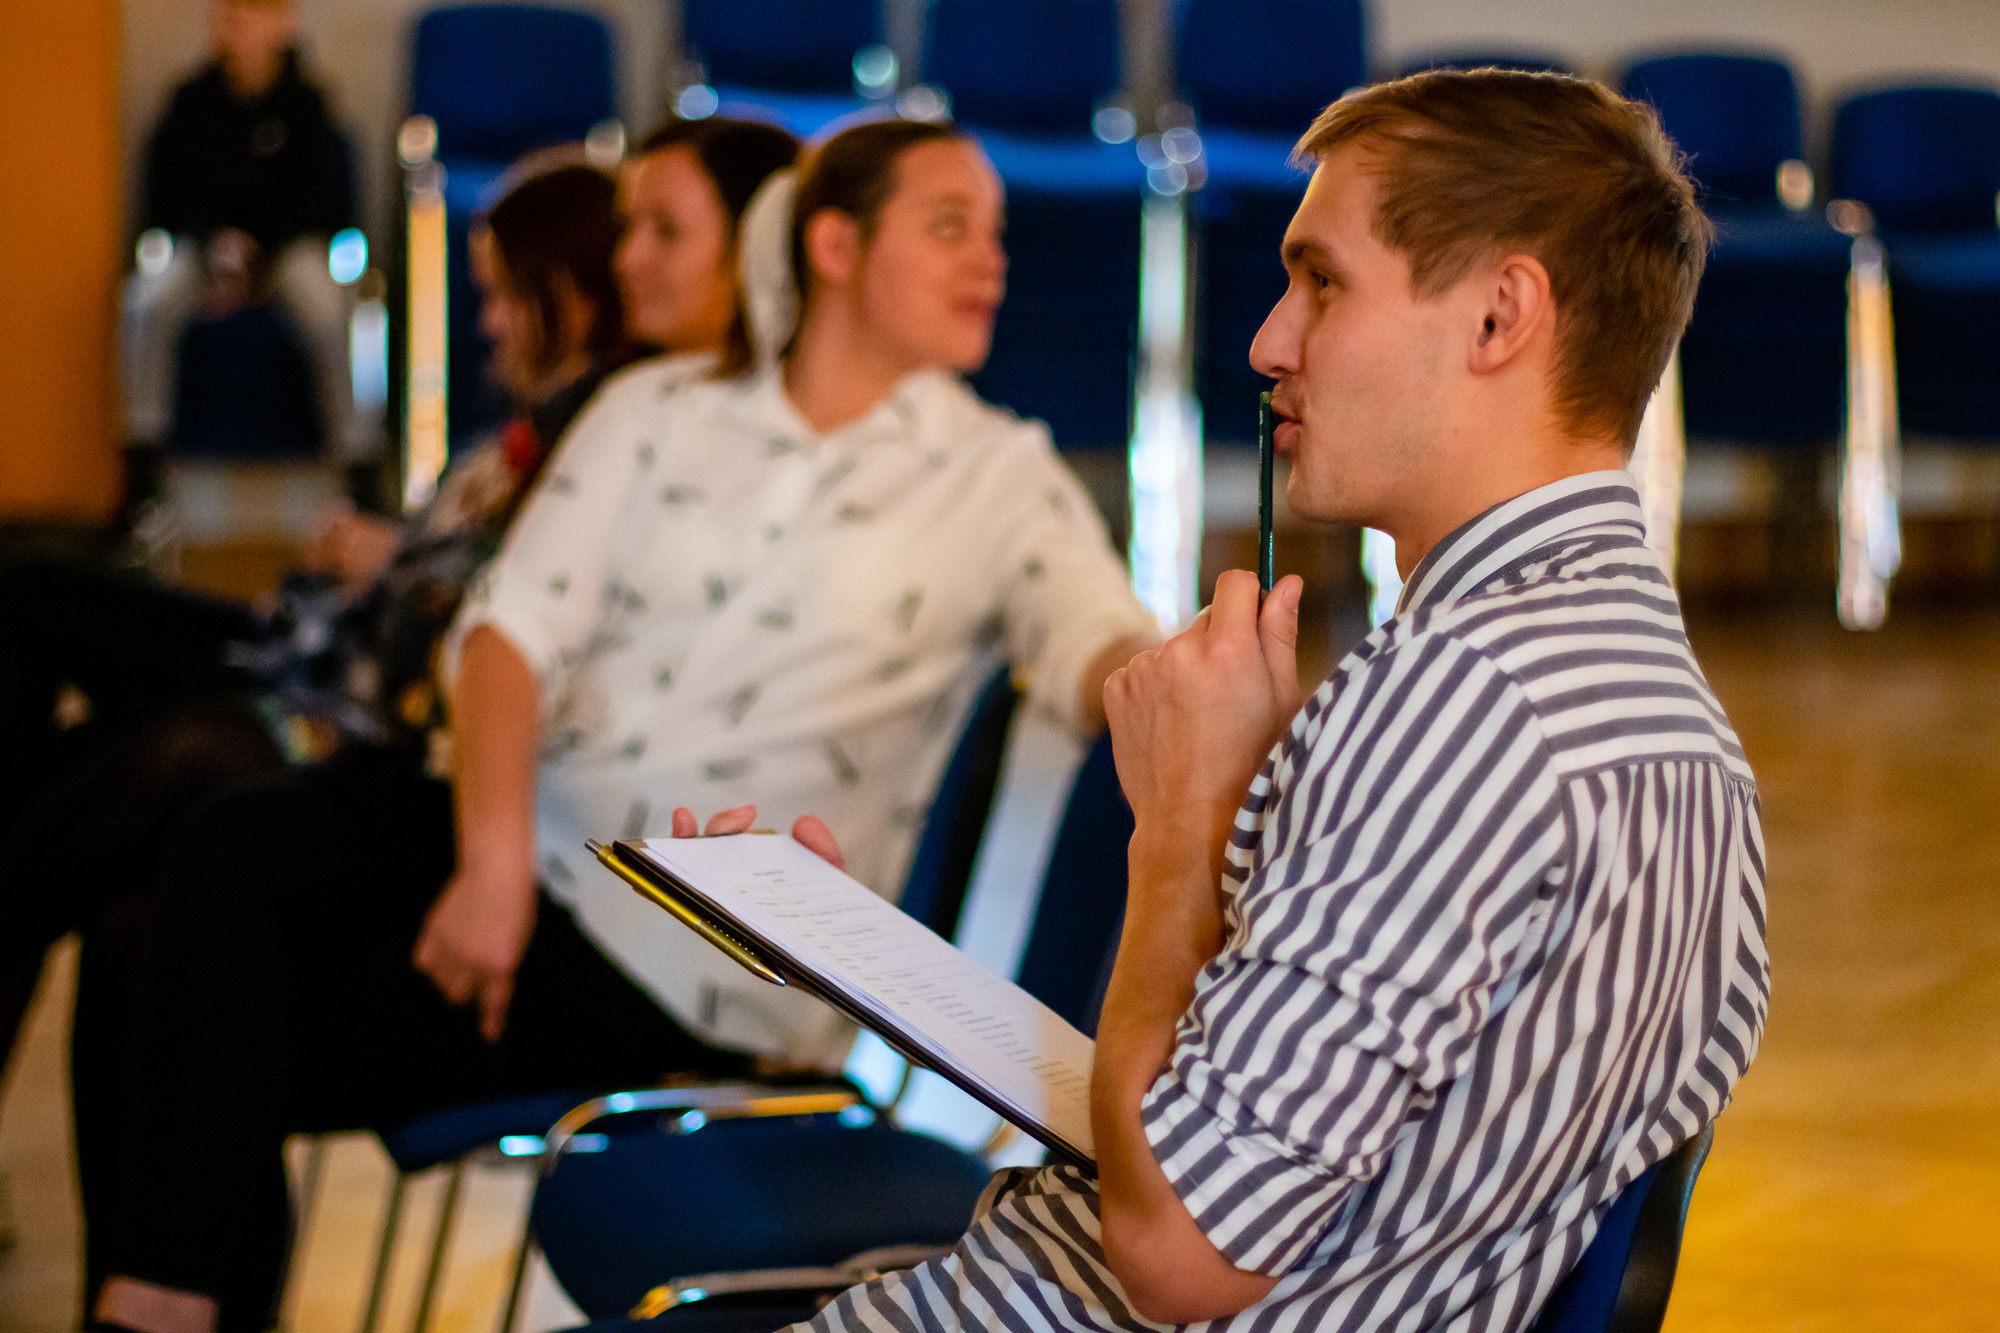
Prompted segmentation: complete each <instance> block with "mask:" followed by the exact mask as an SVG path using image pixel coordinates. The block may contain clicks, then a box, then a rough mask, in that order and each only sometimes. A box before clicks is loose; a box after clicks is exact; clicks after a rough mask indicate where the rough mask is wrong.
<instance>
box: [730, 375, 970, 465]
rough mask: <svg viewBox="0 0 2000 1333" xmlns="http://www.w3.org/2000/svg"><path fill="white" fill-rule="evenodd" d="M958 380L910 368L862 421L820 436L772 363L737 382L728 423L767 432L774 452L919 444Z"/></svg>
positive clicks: (928, 432) (954, 377)
mask: <svg viewBox="0 0 2000 1333" xmlns="http://www.w3.org/2000/svg"><path fill="white" fill-rule="evenodd" d="M957 384H958V379H957V377H956V376H954V375H951V374H949V373H948V372H945V371H941V370H918V371H912V372H911V373H910V374H908V375H905V376H904V377H903V378H902V379H901V380H899V381H898V382H897V384H896V387H895V388H893V389H891V390H890V391H889V393H888V395H887V396H886V397H885V398H883V399H882V401H881V402H879V403H877V404H875V406H874V407H872V408H870V409H869V410H868V411H867V412H866V413H865V414H864V415H863V416H862V417H861V419H860V420H858V421H853V422H850V423H848V424H847V425H845V426H842V427H841V428H840V429H839V430H836V431H831V432H829V433H827V434H825V435H820V434H817V433H815V432H814V430H813V428H812V427H811V426H810V425H809V424H807V422H806V420H805V418H804V417H802V416H800V415H799V410H798V409H797V408H796V407H794V406H793V405H792V400H791V397H790V395H788V394H787V393H786V392H785V380H784V373H783V371H782V369H781V368H780V366H778V365H776V364H771V365H766V366H762V367H759V368H758V369H756V370H753V371H751V372H750V373H749V374H747V375H746V376H744V378H743V379H742V380H740V381H739V382H738V384H737V397H736V402H735V404H734V410H733V411H732V412H731V413H730V418H731V421H730V424H732V425H734V426H738V427H741V428H743V429H745V430H747V431H750V432H752V433H755V434H759V435H762V436H764V437H765V438H766V440H767V441H768V442H769V445H770V448H771V450H772V452H773V454H774V455H775V454H780V453H786V452H790V451H793V450H800V451H804V452H808V453H810V452H814V451H817V450H818V449H820V448H821V447H823V446H826V445H829V444H831V445H836V446H848V445H861V444H874V443H877V442H882V441H895V440H900V441H904V442H906V443H910V444H916V443H918V442H920V441H921V440H923V439H924V438H925V437H926V436H927V435H929V434H932V433H934V432H931V431H927V430H926V429H925V427H926V426H927V425H931V424H934V423H935V421H936V418H937V413H938V412H939V411H940V410H941V405H942V396H943V395H948V394H949V393H950V392H951V390H952V389H953V388H954V386H956V385H957Z"/></svg>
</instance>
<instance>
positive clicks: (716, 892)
mask: <svg viewBox="0 0 2000 1333" xmlns="http://www.w3.org/2000/svg"><path fill="white" fill-rule="evenodd" d="M637 845H638V846H639V847H640V848H641V849H642V850H643V851H644V852H645V854H646V855H647V856H649V857H651V858H652V859H653V860H654V861H655V862H657V863H658V864H659V865H660V867H661V868H662V869H664V870H666V871H667V872H668V873H669V874H671V875H672V876H673V877H674V878H675V879H677V880H680V881H681V882H682V883H684V884H686V885H688V886H689V887H690V888H692V889H694V890H695V891H697V892H698V893H700V894H701V895H702V896H704V897H706V898H707V899H708V900H709V901H710V902H711V903H713V904H714V905H715V906H716V907H718V908H720V909H722V910H723V911H724V912H725V913H727V914H728V915H729V916H731V917H733V918H735V919H736V920H737V921H740V922H741V923H742V924H743V926H744V928H745V929H746V930H747V931H749V932H750V933H751V934H754V935H756V936H758V937H760V938H762V939H764V940H767V941H769V942H770V943H771V944H772V945H773V946H775V947H776V948H777V949H779V950H780V951H782V952H784V953H785V954H788V955H789V956H790V957H792V958H793V959H795V960H797V961H798V962H799V963H801V964H802V965H804V966H805V967H806V968H807V969H808V970H809V971H811V972H812V973H814V974H816V976H817V977H819V978H820V979H821V980H822V981H823V982H825V983H826V984H827V985H828V986H829V988H832V989H837V990H838V991H839V992H840V994H841V996H842V998H843V999H845V1000H847V1001H848V1002H849V1003H851V1004H853V1005H854V1006H855V1007H856V1008H857V1009H859V1010H861V1011H862V1012H864V1013H867V1014H870V1015H872V1016H874V1017H875V1018H876V1019H877V1023H876V1024H871V1026H879V1027H882V1028H886V1029H887V1030H889V1031H891V1032H894V1033H897V1034H899V1035H901V1036H902V1037H903V1038H904V1039H905V1040H907V1041H909V1042H911V1043H912V1044H913V1045H915V1046H917V1047H918V1048H919V1049H920V1050H922V1051H924V1052H925V1054H926V1055H927V1056H928V1057H929V1058H930V1061H931V1063H933V1064H935V1065H937V1066H939V1067H941V1068H947V1069H954V1070H957V1071H958V1072H959V1073H960V1074H961V1075H963V1076H964V1077H966V1078H967V1079H969V1080H970V1081H971V1082H973V1083H975V1084H977V1085H978V1086H979V1087H981V1088H983V1089H985V1090H986V1091H987V1092H988V1093H989V1094H990V1095H991V1096H992V1097H993V1098H994V1099H995V1100H996V1101H998V1102H999V1103H1001V1104H1002V1105H1004V1106H1007V1107H1010V1108H1012V1109H1013V1110H1014V1111H1015V1112H1016V1114H1015V1115H1014V1116H1012V1117H1010V1118H1012V1119H1014V1120H1016V1122H1017V1123H1019V1124H1021V1125H1022V1127H1023V1128H1026V1129H1030V1130H1031V1131H1032V1130H1033V1129H1034V1128H1035V1127H1036V1126H1043V1127H1046V1128H1047V1129H1048V1130H1049V1131H1051V1132H1052V1133H1054V1134H1055V1135H1056V1136H1058V1137H1059V1138H1060V1139H1061V1140H1062V1141H1063V1142H1064V1143H1067V1144H1069V1145H1070V1146H1072V1147H1074V1148H1076V1149H1078V1150H1080V1151H1081V1152H1083V1153H1084V1154H1086V1155H1092V1154H1093V1149H1092V1145H1091V1137H1090V1065H1091V1060H1092V1057H1093V1055H1094V1053H1095V1050H1096V1046H1095V1044H1094V1043H1093V1042H1092V1041H1091V1040H1090V1038H1088V1037H1086V1036H1084V1035H1083V1034H1082V1033H1081V1032H1078V1031H1077V1030H1076V1029H1075V1028H1073V1027H1071V1026H1070V1025H1069V1024H1068V1023H1066V1022H1064V1021H1063V1020H1062V1019H1061V1018H1060V1017H1059V1016H1058V1015H1057V1014H1056V1013H1055V1012H1054V1011H1052V1010H1051V1009H1049V1007H1048V1006H1047V1005H1045V1004H1043V1003H1042V1002H1041V1001H1040V1000H1037V999H1036V998H1035V997H1034V996H1032V995H1030V994H1028V993H1027V992H1026V991H1024V990H1022V989H1021V988H1020V987H1019V986H1016V985H1015V984H1014V983H1012V982H1011V981H1008V980H1006V979H1005V978H1003V977H999V976H996V975H994V974H993V973H992V972H989V971H987V970H986V969H985V968H983V967H981V966H980V965H979V964H978V963H975V962H973V961H972V960H971V959H970V958H968V957H966V956H965V955H964V954H963V953H960V952H959V951H958V950H957V949H956V948H954V947H952V945H951V944H949V943H947V942H946V941H944V940H942V939H939V938H938V937H937V936H936V935H935V934H933V933H932V932H931V931H930V930H929V929H927V928H926V927H924V926H923V925H922V924H921V923H919V922H917V921H915V920H913V919H912V918H910V917H908V916H905V915H904V914H903V913H902V912H900V911H898V910H897V909H896V908H895V907H894V906H892V905H891V904H889V903H887V902H884V901H883V900H882V899H880V898H878V897H876V896H875V894H874V893H873V892H871V891H870V890H869V889H867V888H866V887H865V886H863V885H862V884H860V883H859V882H858V881H856V880H853V879H850V878H848V877H847V876H846V875H844V874H842V873H841V872H840V871H838V870H835V869H834V868H833V867H832V866H830V865H828V864H827V863H826V862H825V861H822V860H820V858H819V857H817V856H815V855H814V854H813V853H812V852H809V851H807V850H806V849H805V848H804V847H801V846H800V845H799V844H798V843H796V842H794V841H792V840H791V839H790V838H788V837H784V836H782V835H769V834H739V835H737V836H734V837H723V838H667V839H656V840H654V841H652V842H646V843H640V844H637Z"/></svg>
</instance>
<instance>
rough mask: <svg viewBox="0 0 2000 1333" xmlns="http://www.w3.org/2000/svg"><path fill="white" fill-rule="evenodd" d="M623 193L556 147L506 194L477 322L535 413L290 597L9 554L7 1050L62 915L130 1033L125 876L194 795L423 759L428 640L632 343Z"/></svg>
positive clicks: (1, 809)
mask: <svg viewBox="0 0 2000 1333" xmlns="http://www.w3.org/2000/svg"><path fill="white" fill-rule="evenodd" d="M614 188H615V187H614V185H613V183H612V181H611V180H610V179H609V178H608V177H606V176H605V175H604V174H603V173H602V172H599V171H596V170H594V169H592V168H589V167H586V166H582V165H562V166H557V167H554V168H553V169H548V170H544V171H542V172H541V173H539V174H536V175H533V176H532V177H530V178H526V179H524V180H523V182H522V184H521V185H520V186H519V188H517V189H515V190H513V191H511V192H510V193H509V194H507V196H506V197H504V198H502V199H501V200H500V201H499V202H498V203H497V204H495V206H494V207H493V208H492V210H491V211H490V213H489V214H488V216H487V217H486V219H485V220H484V222H483V224H482V226H481V228H480V229H479V231H478V232H477V233H476V236H477V241H476V243H475V247H474V253H475V255H477V256H479V257H480V259H481V260H482V261H483V262H482V263H481V265H480V266H479V268H480V271H479V274H478V280H479V284H480V286H481V289H482V292H483V304H482V310H481V321H482V325H483V327H484V328H485V330H486V332H487V334H488V336H489V337H491V338H492V339H493V342H494V358H493V368H494V372H495V375H496V377H497V378H498V379H499V380H500V382H501V383H502V384H503V385H504V386H505V387H506V388H507V390H508V391H509V393H510V394H511V395H512V396H513V398H514V399H515V401H516V402H517V403H518V404H519V405H520V408H521V412H522V415H521V416H520V417H519V418H518V419H517V420H516V421H515V422H514V423H513V425H511V426H510V427H508V428H507V430H506V431H505V432H504V433H503V435H502V437H501V438H500V440H498V441H497V442H495V443H493V444H492V445H490V446H484V447H478V448H474V449H472V450H470V451H467V452H466V453H465V454H464V455H463V456H462V458H461V460H460V461H459V463H458V464H457V465H456V466H455V467H454V468H453V469H452V470H451V472H450V473H449V474H448V475H447V477H446V479H445V482H444V485H443V488H442V490H441V491H440V493H439V495H438V496H437V498H436V499H435V500H434V501H433V502H432V503H431V504H430V505H429V506H427V507H426V508H425V509H423V510H422V511H421V512H419V513H417V514H414V515H412V516H411V517H410V518H409V519H408V520H407V521H405V522H403V523H400V524H399V523H395V522H392V521H390V520H388V519H385V518H380V517H372V516H368V515H361V514H355V513H352V512H348V513H343V514H341V515H339V516H337V517H336V518H335V519H334V520H333V521H332V522H330V523H329V524H328V525H327V526H326V528H325V530H324V531H323V532H322V534H321V536H320V537H319V539H318V540H317V541H316V542H315V543H314V546H313V549H312V550H311V551H310V552H309V553H308V554H309V556H310V557H311V558H310V560H309V562H308V563H309V566H310V568H309V569H308V570H306V571H304V572H302V573H301V574H298V575H294V576H293V577H291V578H289V579H288V580H287V582H286V585H285V588H284V590H283V593H282V595H281V597H280V599H279V604H278V607H277V610H276V612H275V613H273V614H271V615H270V616H267V617H259V616H257V615H255V614H253V613H252V612H251V611H250V610H249V608H247V607H243V606H239V605H236V604H233V603H228V602H222V601H218V600H214V599H208V598H203V597H200V596H197V595H195V594H192V593H189V592H186V591H185V590H182V589H177V588H171V587H167V586H164V585H161V584H159V583H156V582H152V581H150V580H148V579H145V578H142V577H140V576H137V575H130V574H125V573H121V572H117V571H110V570H105V569H101V568H92V567H85V566H80V565H68V564H55V563H36V564H26V565H20V566H15V567H13V568H10V569H8V570H6V571H4V572H3V573H0V624H5V625H6V626H7V627H8V633H7V634H6V635H5V636H4V637H3V638H0V903H4V904H5V911H6V914H7V918H8V921H9V929H8V931H7V932H6V934H5V936H4V944H0V1061H4V1056H5V1054H6V1051H7V1049H8V1048H9V1047H10V1046H11V1044H12V1042H13V1040H14V1038H15V1035H16V1033H17V1031H18V1029H19V1025H20V1022H21V1019H22V1016H23V1014H24V1012H25V1009H26V1005H27V1001H28V997H29V995H30V994H31V993H32V990H33V987H34V982H35V978H36V976H37V974H38V973H39V971H40V968H41V962H42V955H43V953H44V952H45V950H46V949H47V947H48V945H49V944H50V943H52V942H53V941H55V940H56V939H58V938H60V937H61V936H62V935H64V934H65V933H67V932H68V931H70V930H74V929H79V928H81V929H83V932H84V938H85V949H84V955H85V963H84V972H85V977H84V980H85V989H84V992H83V994H82V996H81V997H80V1000H79V1011H78V1014H79V1029H80V1046H81V1047H82V1048H83V1049H85V1050H88V1049H89V1048H90V1047H91V1046H92V1038H91V1037H90V1036H89V1035H88V1034H89V1030H90V1029H91V1028H92V1027H93V1025H95V1024H96V1023H97V1022H98V1021H99V1020H100V1018H102V1019H103V1020H104V1021H106V1022H109V1023H111V1025H112V1028H113V1030H117V1028H118V1022H117V1015H118V1014H119V1013H121V1012H122V1010H123V1006H124V1004H125V1003H126V1000H125V998H124V993H125V989H126V988H125V986H124V984H123V983H124V981H125V980H126V979H128V976H129V968H128V967H127V966H126V963H127V961H128V959H127V957H126V955H127V954H128V953H129V948H130V947H131V946H132V945H133V944H134V943H135V941H136V939H137V938H138V937H141V936H143V918H144V915H145V913H144V910H143V902H142V901H138V899H142V898H143V895H135V893H134V891H133V890H134V886H135V885H140V884H144V883H147V882H148V881H149V880H150V877H151V867H152V866H153V864H154V862H155V860H156V858H157V857H158V855H159V852H160V850H161V848H162V846H163V845H164V844H165V842H166V840H167V837H168V834H169V832H170V830H171V829H172V828H173V827H174V826H175V824H176V823H177V822H178V821H179V820H180V818H182V817H183V816H184V815H185V814H186V812H187V811H189V810H191V809H193V808H194V807H195V806H196V805H198V804H199V803H200V802H201V801H203V800H205V799H207V798H208V797H211V796H213V795H214V794H215V793H216V792H217V791H219V790H221V789H223V788H224V787H226V786H228V785H230V784H231V783H232V782H235V781H239V780H241V779H243V778H246V777H249V776H252V775H255V774H259V773H265V772H270V771H272V770H275V769H279V768H281V767H282V766H283V765H284V764H285V762H286V760H287V759H290V760H292V761H295V762H296V761H302V760H311V759H323V758H325V757H327V756H328V755H330V754H332V753H333V752H335V751H336V750H338V749H340V748H342V747H344V746H346V745H349V744H356V743H358V744H363V745H369V746H389V747H392V748H395V749H399V750H404V751H409V752H414V753H416V754H418V755H421V751H422V746H423V739H424V733H425V731H426V729H427V728H428V727H429V726H430V725H431V723H432V714H433V712H434V711H436V709H435V705H434V703H433V697H434V693H435V692H434V691H432V690H430V688H429V686H428V683H427V682H428V676H429V668H430V660H431V656H432V650H433V647H434V646H435V644H436V642H437V640H438V638H439V637H440V636H441V634H442V633H443V631H444V629H445V627H446V626H447V625H448V624H449V623H450V621H451V617H452V614H453V613H454V612H455V611H456V609H457V606H458V600H459V597H460V596H461V594H462V591H463V589H464V586H465V582H466V580H467V578H468V577H470V575H471V573H472V571H473V569H475V568H476V567H477V566H478V565H479V564H481V563H483V562H484V561H485V560H486V559H487V558H489V557H490V556H491V554H492V552H493V550H494V548H495V547H496V546H497V545H498V542H499V537H500V533H501V531H502V529H503V528H504V526H505V523H506V521H507V519H508V517H509V516H510V515H511V513H512V510H513V507H514V505H515V504H516V503H517V501H518V499H519V496H520V495H521V493H522V491H523V489H524V488H525V486H526V485H527V483H528V481H529V480H531V479H532V477H533V475H534V472H535V470H536V469H537V468H538V467H539V466H540V463H541V459H542V457H543V456H544V454H545V452H546V448H547V445H548V444H549V443H551V442H553V441H554V439H555V438H556V436H557V435H559V434H560V433H561V432H562V430H563V428H564V427H565V426H567V424H568V422H569V419H570V418H571V417H572V416H574V415H575V413H576V410H577V409H578V408H579V407H581V406H582V404H583V402H584V401H585V400H586V399H587V398H588V397H589V396H590V394H591V393H592V392H593V391H594V390H595V389H596V386H597V385H598V384H599V383H600V382H601V381H602V380H603V378H604V376H605V374H606V373H608V372H609V371H610V370H611V369H613V368H614V367H616V366H617V365H618V364H620V363H622V361H623V360H624V359H625V352H624V348H625V345H626V340H625V335H624V331H623V328H622V318H621V312H620V308H619V298H618V291H617V286H616V283H615V280H614V278H613V275H612V271H611V257H612V247H613V245H614V244H615V243H616V240H617V236H618V222H617V215H616V212H615V208H614V205H615V196H614ZM78 847H90V848H93V849H94V850H95V851H96V853H97V855H96V856H95V857H93V858H91V859H89V860H87V861H79V860H78V858H77V857H76V856H75V849H76V848H78ZM79 1072H81V1071H79Z"/></svg>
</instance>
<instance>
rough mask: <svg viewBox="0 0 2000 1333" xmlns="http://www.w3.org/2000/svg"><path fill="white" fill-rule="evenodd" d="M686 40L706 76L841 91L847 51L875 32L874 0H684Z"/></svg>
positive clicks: (878, 35) (877, 36)
mask: <svg viewBox="0 0 2000 1333" xmlns="http://www.w3.org/2000/svg"><path fill="white" fill-rule="evenodd" d="M682 22H683V25H684V26H683V29H682V31H683V33H684V35H685V39H686V42H687V48H688V50H689V52H691V53H692V54H693V55H694V56H695V58H696V59H698V60H700V61H702V62H703V63H704V64H705V65H706V66H707V68H708V77H709V81H710V82H712V83H721V84H735V85H740V86H748V87H753V88H771V89H777V90H782V91H785V92H808V93H818V92H824V93H845V92H849V91H851V90H852V88H853V86H854V73H853V61H854V53H855V52H856V51H859V50H860V49H861V48H862V47H864V46H873V45H875V44H876V43H877V42H880V41H881V40H882V6H881V4H880V2H879V0H687V8H686V11H685V14H684V16H683V19H682Z"/></svg>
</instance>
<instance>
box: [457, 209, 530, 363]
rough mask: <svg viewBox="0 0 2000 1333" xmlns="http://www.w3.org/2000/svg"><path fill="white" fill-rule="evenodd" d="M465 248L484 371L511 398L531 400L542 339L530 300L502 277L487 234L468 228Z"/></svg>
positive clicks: (496, 250) (495, 250) (501, 267)
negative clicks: (484, 351)
mask: <svg viewBox="0 0 2000 1333" xmlns="http://www.w3.org/2000/svg"><path fill="white" fill-rule="evenodd" d="M469 249H470V251H471V258H472V282H473V285H474V286H476V287H477V288H478V289H479V331H480V332H481V333H482V334H484V335H485V336H486V339H487V341H489V342H491V343H492V344H493V355H492V357H491V358H490V359H489V360H488V361H487V363H486V364H487V367H488V373H489V374H490V375H492V377H493V379H494V381H495V382H497V383H498V384H499V385H500V386H501V387H502V388H504V389H506V390H507V391H508V392H509V393H510V394H512V395H513V396H514V397H515V398H517V399H520V400H522V401H524V402H528V401H533V400H534V398H535V397H536V393H535V390H536V388H537V381H539V380H540V379H541V372H540V371H539V370H538V369H537V368H536V365H537V361H538V360H539V354H540V352H541V341H542V328H541V320H540V319H539V318H538V317H537V312H536V310H535V304H534V302H533V301H531V300H529V299H527V298H526V297H524V296H522V295H521V293H520V292H518V291H517V290H515V288H514V284H513V283H511V282H509V281H508V280H507V272H506V266H505V265H504V264H502V263H501V261H500V247H499V246H497V245H495V244H494V242H493V233H491V232H489V231H484V230H479V231H474V232H473V233H472V237H471V242H470V245H469Z"/></svg>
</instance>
